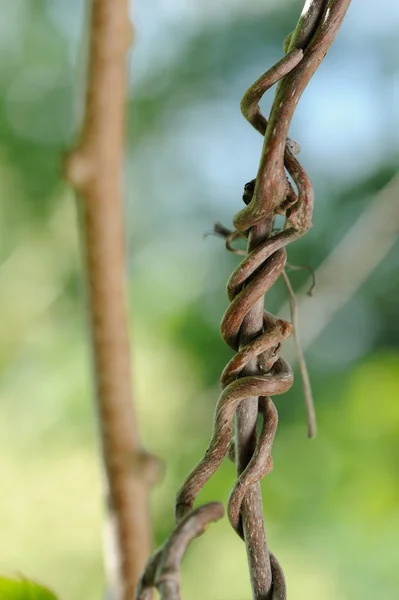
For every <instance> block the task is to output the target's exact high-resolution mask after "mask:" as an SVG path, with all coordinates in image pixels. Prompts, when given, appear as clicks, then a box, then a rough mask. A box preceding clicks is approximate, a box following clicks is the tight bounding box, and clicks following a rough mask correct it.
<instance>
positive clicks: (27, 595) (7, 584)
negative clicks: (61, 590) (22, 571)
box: [0, 577, 57, 600]
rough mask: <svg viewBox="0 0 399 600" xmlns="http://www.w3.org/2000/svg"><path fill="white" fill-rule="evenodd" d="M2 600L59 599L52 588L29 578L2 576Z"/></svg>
mask: <svg viewBox="0 0 399 600" xmlns="http://www.w3.org/2000/svg"><path fill="white" fill-rule="evenodd" d="M0 600H57V598H56V596H54V594H53V593H52V592H50V590H48V589H46V588H44V587H43V586H41V585H38V584H37V583H35V582H34V581H29V580H28V579H23V578H21V579H5V578H3V577H0Z"/></svg>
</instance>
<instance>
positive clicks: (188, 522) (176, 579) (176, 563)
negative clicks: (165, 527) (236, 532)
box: [136, 502, 224, 600]
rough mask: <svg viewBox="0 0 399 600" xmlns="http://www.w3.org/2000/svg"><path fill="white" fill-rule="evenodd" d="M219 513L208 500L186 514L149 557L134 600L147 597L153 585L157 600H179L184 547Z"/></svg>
mask: <svg viewBox="0 0 399 600" xmlns="http://www.w3.org/2000/svg"><path fill="white" fill-rule="evenodd" d="M223 513H224V509H223V505H222V504H220V503H219V502H210V503H209V504H205V505H204V506H200V507H199V508H197V509H196V510H193V511H192V512H190V513H188V514H187V515H186V516H185V517H184V518H183V519H182V520H181V521H180V522H179V523H178V524H177V525H176V527H175V530H174V531H173V533H172V534H171V535H170V536H169V538H168V539H167V540H166V542H165V543H164V545H163V546H162V547H161V548H160V549H159V550H157V552H156V553H155V554H154V555H153V556H152V557H151V558H150V559H149V561H148V563H147V566H146V568H145V571H144V573H143V575H142V576H141V578H140V581H139V584H138V586H137V591H136V600H150V598H151V592H152V588H154V587H156V588H157V589H158V592H159V595H160V597H161V600H180V565H181V561H182V560H183V556H184V554H185V552H186V550H187V547H188V545H189V544H190V542H191V541H192V540H194V539H195V538H197V537H198V536H200V535H201V534H202V533H204V531H205V529H206V528H207V527H208V525H209V524H210V523H211V522H212V521H219V519H221V518H222V517H223Z"/></svg>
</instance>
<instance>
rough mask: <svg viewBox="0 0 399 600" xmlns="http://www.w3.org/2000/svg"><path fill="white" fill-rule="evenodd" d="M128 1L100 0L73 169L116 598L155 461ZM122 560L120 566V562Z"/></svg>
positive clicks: (139, 537)
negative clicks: (131, 281)
mask: <svg viewBox="0 0 399 600" xmlns="http://www.w3.org/2000/svg"><path fill="white" fill-rule="evenodd" d="M131 38H132V33H131V26H130V23H129V19H128V13H127V0H93V4H92V10H91V21H90V51H89V68H88V83H87V93H86V102H85V114H84V121H83V127H82V132H81V136H80V140H79V143H78V145H77V147H76V149H75V150H73V151H72V152H71V154H70V155H69V157H68V159H67V161H66V177H67V179H68V180H69V182H70V183H71V184H72V185H73V186H74V187H75V189H76V191H77V192H78V194H79V196H80V200H81V202H80V203H79V205H78V206H79V209H80V213H81V215H80V216H81V236H82V242H83V246H84V252H85V256H84V257H85V262H86V275H87V288H88V310H89V316H90V325H91V335H92V346H93V355H94V376H95V381H96V401H97V403H96V404H97V412H98V419H99V424H100V432H101V442H102V451H103V460H104V467H105V473H106V485H107V491H106V495H107V500H108V507H109V514H108V517H109V523H110V525H111V528H112V534H113V535H112V548H111V552H110V553H108V555H107V557H106V559H107V568H108V570H109V571H110V572H109V579H110V581H109V585H110V587H111V589H110V590H109V591H110V593H111V596H112V598H116V599H117V600H122V599H123V600H131V598H132V596H133V593H134V588H135V586H136V583H137V581H138V579H139V576H140V573H141V571H142V569H143V567H144V565H145V562H146V559H147V557H148V555H149V550H150V533H149V522H148V482H147V480H146V470H147V466H148V464H149V463H152V462H153V461H152V460H151V458H150V459H148V457H147V455H146V454H145V453H142V451H141V446H140V442H139V437H138V433H137V425H136V418H135V415H134V412H133V405H132V394H131V371H130V352H129V339H128V316H127V306H126V281H125V279H126V277H125V258H124V231H123V218H122V205H121V195H122V192H121V185H120V183H121V165H122V154H123V130H124V104H125V91H126V52H127V50H128V47H129V45H130V43H131ZM114 565H115V566H114Z"/></svg>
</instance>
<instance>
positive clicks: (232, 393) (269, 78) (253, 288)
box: [138, 0, 350, 600]
mask: <svg viewBox="0 0 399 600" xmlns="http://www.w3.org/2000/svg"><path fill="white" fill-rule="evenodd" d="M349 4H350V0H313V1H312V0H307V2H306V4H305V9H304V11H303V13H302V15H301V17H300V19H299V22H298V25H297V27H296V29H295V31H294V32H293V33H292V34H291V35H290V36H289V37H288V38H287V40H286V42H285V45H284V48H285V50H286V52H287V54H286V56H284V58H283V59H282V60H281V61H279V62H278V63H277V64H276V65H275V66H274V67H272V68H271V69H270V70H269V71H267V73H265V74H264V75H263V76H262V77H261V78H260V79H258V81H256V82H255V84H254V85H253V86H251V87H250V88H249V90H248V91H247V93H246V94H245V96H244V98H243V100H242V103H241V109H242V112H243V114H244V116H245V117H246V118H247V119H248V121H249V122H250V123H251V124H252V125H253V126H254V127H255V129H257V130H258V131H259V132H260V133H261V134H262V135H263V136H264V138H265V139H264V145H263V150H262V155H261V160H260V165H259V170H258V174H257V177H256V179H255V180H253V181H251V182H249V183H248V184H246V186H245V190H244V195H243V200H244V202H245V204H246V205H247V206H246V207H245V208H244V209H243V210H241V211H240V212H239V213H238V214H237V215H236V216H235V219H234V225H235V227H236V230H237V231H236V232H233V233H232V232H230V231H228V230H227V229H226V228H223V227H222V226H220V225H218V226H217V228H216V229H215V231H216V233H219V234H221V235H223V237H225V238H226V246H227V248H228V249H231V242H232V241H233V239H234V238H235V237H237V236H240V235H241V236H244V237H246V238H247V239H248V254H247V256H246V258H245V259H244V260H243V262H242V263H241V264H240V265H239V266H238V267H237V268H236V270H235V271H234V273H233V274H232V276H231V277H230V279H229V282H228V285H227V293H228V298H229V300H230V305H229V307H228V309H227V311H226V313H225V315H224V317H223V320H222V323H221V333H222V336H223V339H224V340H225V342H226V343H227V344H228V345H229V346H230V347H231V348H232V349H233V350H234V351H235V356H234V357H233V358H232V359H231V361H230V362H229V363H228V365H227V366H226V367H225V369H224V371H223V373H222V377H221V382H222V387H223V391H222V393H221V395H220V397H219V400H218V403H217V406H216V411H215V420H214V428H213V433H212V437H211V440H210V443H209V446H208V449H207V451H206V453H205V456H204V457H203V459H202V460H201V461H200V462H199V463H198V465H197V466H196V467H195V468H194V469H193V471H192V472H191V473H190V475H189V476H188V477H187V479H186V481H185V482H184V484H183V486H182V488H181V489H180V491H179V493H178V494H177V498H176V520H177V528H176V530H175V533H174V534H172V537H171V538H170V542H168V543H167V544H166V546H164V548H163V549H161V550H160V551H159V553H158V554H156V555H155V557H154V559H152V561H150V562H149V564H148V566H147V569H146V572H145V574H144V576H143V580H142V583H141V586H140V588H139V592H138V600H146V595H145V594H146V593H147V591H148V587H149V586H154V585H155V586H157V587H158V589H159V590H160V591H161V589H160V585H162V584H163V583H164V582H166V581H167V580H168V578H167V577H166V579H164V578H163V576H162V573H163V567H162V565H163V564H166V563H167V558H166V556H167V554H168V552H166V555H165V548H168V547H169V548H170V546H168V544H169V543H170V544H172V546H173V540H175V541H176V535H177V537H178V539H180V533H179V532H180V531H181V529H180V527H183V529H184V528H185V527H186V525H187V524H188V523H190V519H192V518H193V519H194V520H195V516H193V515H195V514H197V513H196V511H194V512H192V508H193V505H194V502H195V499H196V497H197V495H198V494H199V492H200V490H201V489H202V487H203V486H204V485H205V484H206V482H207V481H208V480H209V478H210V477H211V476H212V475H213V474H214V473H215V471H216V470H217V469H218V467H219V466H220V464H221V462H222V461H223V459H224V458H225V457H226V456H229V457H232V456H234V454H235V459H236V465H237V471H238V479H237V481H236V483H235V485H234V488H233V490H232V492H231V494H230V498H229V502H228V516H229V520H230V523H231V525H232V526H233V528H234V530H235V531H236V533H237V534H238V535H239V536H240V537H241V538H242V539H244V541H245V543H246V547H247V554H248V562H249V568H250V573H251V583H252V592H253V597H254V599H255V600H286V597H287V595H286V586H285V580H284V574H283V571H282V569H281V567H280V566H279V564H278V562H277V560H276V559H275V557H274V556H273V555H272V554H271V553H270V552H269V550H268V547H267V543H266V537H265V531H264V525H263V510H262V499H261V494H260V486H259V482H260V479H261V478H262V477H263V476H264V475H265V474H266V473H268V472H269V471H270V470H271V468H272V458H271V448H272V444H273V440H274V435H275V432H276V429H277V422H278V415H277V410H276V407H275V406H274V404H273V402H272V400H271V398H270V396H272V395H275V394H282V393H284V392H286V391H287V390H288V389H289V388H290V387H291V385H292V382H293V375H292V371H291V368H290V366H289V365H288V364H287V363H286V361H284V359H283V358H281V357H280V355H279V353H280V346H281V343H282V342H283V341H284V340H285V339H286V338H288V337H289V336H290V335H291V333H292V325H291V324H290V323H287V322H286V321H284V320H282V319H278V318H277V317H274V316H273V315H271V314H270V313H268V312H265V311H264V296H265V294H266V293H267V291H268V290H269V289H270V288H271V286H272V285H273V284H274V283H275V282H276V280H277V279H278V278H279V277H280V275H282V274H283V272H284V267H285V264H286V246H287V245H288V244H290V243H291V242H294V241H296V240H297V239H299V238H300V237H301V236H303V235H304V234H305V233H306V232H307V231H308V229H309V228H310V227H311V220H312V210H313V189H312V185H311V183H310V181H309V178H308V177H307V175H306V173H305V171H304V170H303V168H302V167H301V165H300V164H299V162H298V160H297V158H296V156H295V152H297V147H296V144H295V143H293V142H291V141H290V140H287V134H288V128H289V125H290V122H291V119H292V116H293V113H294V110H295V107H296V105H297V103H298V100H299V98H300V96H301V94H302V92H303V91H304V89H305V87H306V85H307V84H308V82H309V80H310V78H311V77H312V75H313V74H314V72H315V71H316V69H317V67H318V65H319V64H320V62H321V61H322V59H323V57H324V55H325V54H326V52H327V50H328V48H329V47H330V45H331V43H332V42H333V39H334V37H335V34H336V33H337V31H338V29H339V27H340V25H341V23H342V20H343V18H344V16H345V13H346V10H347V8H348V6H349ZM279 80H282V81H281V82H280V84H279V85H278V88H277V92H276V96H275V100H274V103H273V106H272V110H271V114H270V119H269V122H267V120H266V119H265V117H264V116H263V115H262V114H261V112H260V110H259V101H260V99H261V98H262V96H263V94H264V93H265V92H266V91H267V90H268V89H269V88H270V87H271V86H272V85H274V84H275V83H277V82H278V81H279ZM285 169H287V171H288V173H289V174H290V176H291V178H292V180H293V182H294V185H295V187H296V191H295V190H294V188H293V187H292V185H291V184H290V182H289V180H288V179H287V176H286V172H285ZM276 214H283V215H285V217H286V221H285V226H284V228H283V229H282V230H281V231H278V232H277V233H276V234H273V233H272V232H273V222H274V218H275V216H276ZM235 415H236V417H237V420H236V440H235V442H233V440H232V433H233V420H234V417H235ZM258 415H261V417H262V429H261V433H260V435H259V438H257V435H256V423H257V419H258ZM205 508H206V507H205ZM199 510H201V509H199ZM187 527H188V525H187ZM195 535H197V534H196V533H195V534H194V536H191V537H190V536H188V537H189V538H190V539H192V537H195ZM181 539H185V540H187V539H188V538H187V537H185V535H182V538H181ZM185 545H187V544H186V543H185V542H184V543H183V546H184V547H185ZM178 546H179V548H180V553H179V554H178V556H179V560H177V561H174V563H173V568H172V569H171V570H172V572H173V577H172V578H171V580H170V581H169V583H171V584H173V586H174V589H173V590H172V592H173V593H172V594H171V595H169V596H167V592H168V594H169V592H170V591H171V590H168V591H167V590H165V591H164V592H162V591H161V594H164V595H163V597H164V598H168V600H170V599H173V600H175V599H176V600H177V599H178V598H179V592H178V586H177V583H176V577H177V574H178V569H179V564H180V558H181V556H182V552H183V546H181V545H179V544H178ZM158 576H159V577H158ZM146 578H147V579H146ZM143 594H144V595H143Z"/></svg>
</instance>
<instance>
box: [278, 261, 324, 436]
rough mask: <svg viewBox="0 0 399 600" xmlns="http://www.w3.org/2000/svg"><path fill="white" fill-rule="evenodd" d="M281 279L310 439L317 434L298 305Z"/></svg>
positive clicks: (283, 273)
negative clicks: (300, 332)
mask: <svg viewBox="0 0 399 600" xmlns="http://www.w3.org/2000/svg"><path fill="white" fill-rule="evenodd" d="M282 277H283V281H284V283H285V285H286V288H287V290H288V297H289V303H290V309H291V320H292V324H293V326H294V331H293V337H294V344H295V351H296V355H297V359H298V365H299V371H300V373H301V378H302V385H303V393H304V397H305V405H306V413H307V420H308V436H309V437H310V438H312V437H314V436H315V435H316V433H317V422H316V412H315V408H314V401H313V393H312V386H311V383H310V377H309V372H308V367H307V364H306V359H305V355H304V353H303V349H302V344H301V340H300V336H299V318H298V304H297V301H296V298H295V292H294V290H293V288H292V285H291V282H290V279H289V277H288V275H287V273H286V272H285V271H283V272H282Z"/></svg>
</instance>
